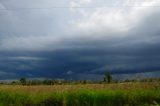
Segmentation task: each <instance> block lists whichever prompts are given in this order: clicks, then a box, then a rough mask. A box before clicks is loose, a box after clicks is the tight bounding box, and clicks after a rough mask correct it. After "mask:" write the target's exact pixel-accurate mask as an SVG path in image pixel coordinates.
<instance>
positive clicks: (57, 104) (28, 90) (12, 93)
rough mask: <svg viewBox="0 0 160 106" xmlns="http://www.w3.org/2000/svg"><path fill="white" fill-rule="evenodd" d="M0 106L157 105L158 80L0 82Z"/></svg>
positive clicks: (159, 85)
mask: <svg viewBox="0 0 160 106" xmlns="http://www.w3.org/2000/svg"><path fill="white" fill-rule="evenodd" d="M0 106H160V82H125V83H112V84H66V85H65V84H64V85H63V84H62V85H32V86H29V85H28V86H27V85H1V86H0Z"/></svg>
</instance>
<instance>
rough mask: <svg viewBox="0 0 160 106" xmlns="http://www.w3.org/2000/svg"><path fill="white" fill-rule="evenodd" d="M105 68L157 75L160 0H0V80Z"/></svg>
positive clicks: (92, 73)
mask: <svg viewBox="0 0 160 106" xmlns="http://www.w3.org/2000/svg"><path fill="white" fill-rule="evenodd" d="M106 71H108V72H110V73H112V74H115V75H118V74H136V75H137V73H146V72H147V73H151V74H147V76H158V77H160V1H159V0H112V1H111V0H0V78H1V79H12V78H20V77H28V78H80V79H82V78H96V77H98V76H101V75H103V74H104V73H105V72H106ZM154 72H155V74H154Z"/></svg>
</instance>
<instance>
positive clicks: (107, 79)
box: [103, 73, 112, 83]
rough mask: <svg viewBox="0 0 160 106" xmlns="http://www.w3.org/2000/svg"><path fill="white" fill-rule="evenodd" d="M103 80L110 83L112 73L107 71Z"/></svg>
mask: <svg viewBox="0 0 160 106" xmlns="http://www.w3.org/2000/svg"><path fill="white" fill-rule="evenodd" d="M103 81H104V82H107V83H110V82H111V81H112V75H111V74H110V73H106V74H105V76H104V79H103Z"/></svg>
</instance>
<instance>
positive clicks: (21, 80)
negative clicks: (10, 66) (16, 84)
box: [19, 78, 27, 85]
mask: <svg viewBox="0 0 160 106" xmlns="http://www.w3.org/2000/svg"><path fill="white" fill-rule="evenodd" d="M19 81H20V82H21V84H22V85H26V82H27V81H26V78H21V79H20V80H19Z"/></svg>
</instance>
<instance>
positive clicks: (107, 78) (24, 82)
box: [0, 73, 160, 86]
mask: <svg viewBox="0 0 160 106" xmlns="http://www.w3.org/2000/svg"><path fill="white" fill-rule="evenodd" d="M159 81H160V78H145V79H126V80H123V81H118V80H115V79H113V78H112V75H111V74H110V73H105V74H104V77H103V80H101V81H93V80H63V79H44V80H38V79H34V80H28V79H26V78H25V77H23V78H20V79H19V80H17V81H12V82H10V83H5V82H0V84H11V85H28V86H29V85H62V84H107V83H108V84H109V83H122V82H159Z"/></svg>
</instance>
